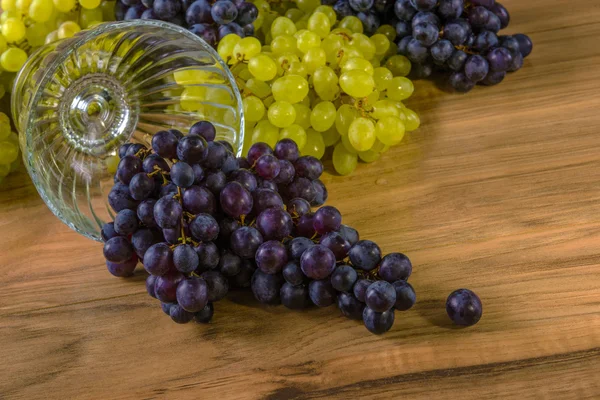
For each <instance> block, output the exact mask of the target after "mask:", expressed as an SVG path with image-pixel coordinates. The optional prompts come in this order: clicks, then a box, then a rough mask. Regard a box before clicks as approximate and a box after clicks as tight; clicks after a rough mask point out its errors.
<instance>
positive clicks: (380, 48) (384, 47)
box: [370, 33, 390, 56]
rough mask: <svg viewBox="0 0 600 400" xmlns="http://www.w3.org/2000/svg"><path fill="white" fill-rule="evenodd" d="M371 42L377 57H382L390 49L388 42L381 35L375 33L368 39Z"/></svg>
mask: <svg viewBox="0 0 600 400" xmlns="http://www.w3.org/2000/svg"><path fill="white" fill-rule="evenodd" d="M370 39H371V42H373V44H374V45H375V54H376V55H378V56H383V55H384V54H385V53H387V51H388V50H389V48H390V41H389V40H388V38H387V37H386V36H385V35H384V34H382V33H377V34H375V35H373V36H371V37H370Z"/></svg>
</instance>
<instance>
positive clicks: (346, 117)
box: [335, 104, 358, 136]
mask: <svg viewBox="0 0 600 400" xmlns="http://www.w3.org/2000/svg"><path fill="white" fill-rule="evenodd" d="M357 117H358V110H357V109H356V108H354V107H353V106H351V105H349V104H343V105H342V106H340V108H338V110H337V114H336V117H335V127H336V129H337V131H338V133H339V134H340V135H342V136H345V135H347V134H348V129H349V128H350V124H351V123H352V121H354V119H355V118H357Z"/></svg>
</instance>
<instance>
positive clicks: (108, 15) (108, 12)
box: [54, 0, 117, 21]
mask: <svg viewBox="0 0 600 400" xmlns="http://www.w3.org/2000/svg"><path fill="white" fill-rule="evenodd" d="M54 1H56V0H54ZM116 3H117V2H116V1H110V0H104V1H103V2H102V3H100V9H101V10H102V19H103V20H104V21H110V20H112V19H113V18H115V4H116ZM54 6H55V7H56V3H55V5H54Z"/></svg>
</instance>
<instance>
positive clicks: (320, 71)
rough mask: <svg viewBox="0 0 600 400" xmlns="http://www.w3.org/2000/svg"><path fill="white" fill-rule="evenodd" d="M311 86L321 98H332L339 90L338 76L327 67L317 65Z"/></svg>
mask: <svg viewBox="0 0 600 400" xmlns="http://www.w3.org/2000/svg"><path fill="white" fill-rule="evenodd" d="M312 79H313V82H312V83H313V88H314V89H315V92H317V95H319V97H320V98H321V99H322V100H329V101H331V100H333V99H335V97H336V96H337V94H338V92H339V86H338V76H337V74H336V73H335V71H334V70H333V69H331V68H329V67H319V68H317V69H316V70H315V72H314V74H313V76H312Z"/></svg>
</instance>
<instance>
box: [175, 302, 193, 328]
mask: <svg viewBox="0 0 600 400" xmlns="http://www.w3.org/2000/svg"><path fill="white" fill-rule="evenodd" d="M169 316H170V317H171V319H172V320H173V322H175V323H177V324H187V323H188V322H190V321H191V320H192V319H193V318H194V314H193V313H191V312H189V311H186V310H185V309H184V308H183V307H181V306H180V305H179V304H173V305H172V306H171V308H169Z"/></svg>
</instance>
